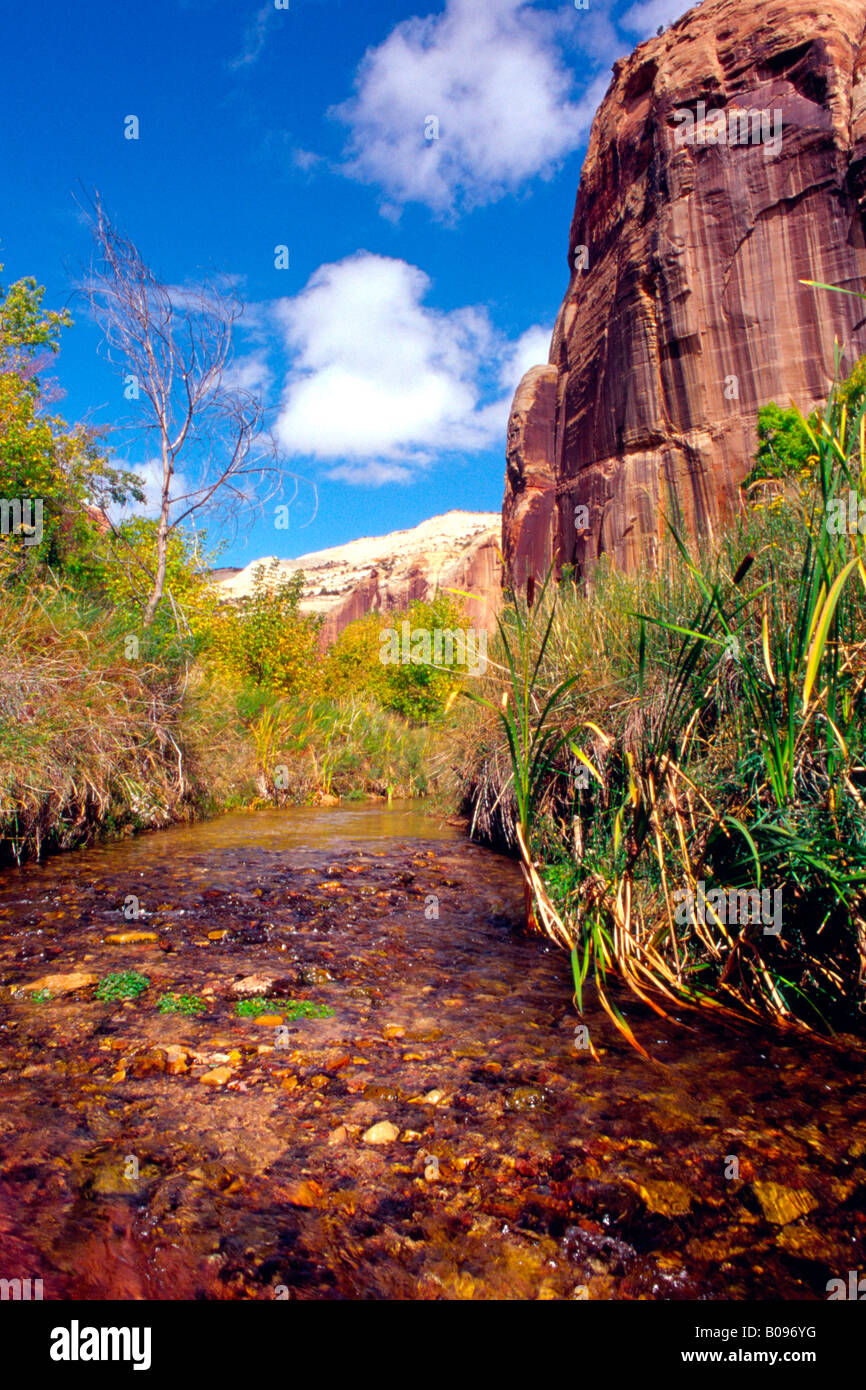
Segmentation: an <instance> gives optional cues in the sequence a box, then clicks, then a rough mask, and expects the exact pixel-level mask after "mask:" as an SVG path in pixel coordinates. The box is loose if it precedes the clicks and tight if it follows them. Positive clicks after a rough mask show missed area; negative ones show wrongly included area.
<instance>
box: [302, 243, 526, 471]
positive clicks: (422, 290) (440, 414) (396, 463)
mask: <svg viewBox="0 0 866 1390" xmlns="http://www.w3.org/2000/svg"><path fill="white" fill-rule="evenodd" d="M429 289H430V280H429V277H428V276H427V275H425V273H424V272H423V271H422V270H420V269H419V268H418V267H417V266H413V265H409V264H408V263H407V262H406V261H400V260H394V259H390V258H388V257H385V256H374V255H371V254H370V253H369V252H365V251H361V252H358V253H357V254H356V255H354V256H350V257H348V259H346V260H343V261H340V262H338V263H336V264H332V265H323V266H320V267H319V269H318V270H317V271H316V272H315V274H314V275H313V276H312V277H311V279H310V281H309V282H308V284H307V286H306V287H305V289H303V290H302V291H301V293H300V294H299V295H297V296H296V297H295V298H293V299H288V300H282V301H281V302H280V304H279V305H278V308H277V318H278V321H279V323H280V324H281V326H282V328H283V330H284V332H285V335H286V341H287V345H288V348H289V351H290V353H291V356H292V359H293V360H292V366H291V368H290V372H289V378H288V381H287V385H286V389H285V391H284V394H283V399H282V403H281V408H280V412H279V416H278V420H277V425H276V434H277V438H278V441H279V443H280V445H281V446H282V448H283V449H284V450H285V452H286V453H288V454H292V455H296V456H301V457H310V458H313V459H317V460H319V461H320V462H321V463H324V464H326V465H329V467H330V476H332V477H339V478H342V479H343V480H344V481H348V482H353V483H359V482H364V483H368V484H379V483H384V482H406V481H408V480H409V479H410V478H411V477H412V476H413V475H414V474H415V473H416V472H417V471H419V470H421V469H423V468H425V467H427V466H429V464H430V463H431V462H432V461H433V459H434V458H435V457H437V456H441V455H442V454H446V453H455V452H462V453H477V452H479V451H482V450H485V449H489V448H496V447H500V446H501V445H503V444H504V430H505V425H506V423H507V418H508V407H509V405H510V403H511V391H512V390H513V385H514V384H515V381H514V374H515V372H518V368H519V367H520V365H521V363H522V362H523V361H524V359H526V358H527V357H530V356H535V355H536V354H537V352H538V351H540V350H541V347H542V339H544V340H545V341H544V344H543V347H544V351H543V357H542V360H546V357H547V343H548V342H549V334H548V335H544V334H543V332H542V330H541V329H539V328H533V329H530V330H528V331H527V333H525V334H524V335H523V336H522V338H520V339H519V340H518V341H517V342H516V343H510V342H508V341H507V340H505V339H503V337H502V336H501V335H500V334H498V333H497V332H496V331H495V330H494V328H493V326H492V324H491V322H490V319H489V316H488V314H487V312H486V310H484V309H481V308H477V307H472V306H470V307H466V308H461V309H454V310H451V311H450V312H447V313H445V312H442V311H440V310H437V309H432V308H429V307H427V306H426V305H425V304H424V302H423V301H424V298H425V296H426V295H427V293H428V291H429ZM518 374H519V373H518ZM503 391H507V392H508V395H507V396H501V395H500V394H499V393H500V392H503ZM491 395H494V397H495V398H494V399H493V400H489V399H487V398H488V397H489V396H491Z"/></svg>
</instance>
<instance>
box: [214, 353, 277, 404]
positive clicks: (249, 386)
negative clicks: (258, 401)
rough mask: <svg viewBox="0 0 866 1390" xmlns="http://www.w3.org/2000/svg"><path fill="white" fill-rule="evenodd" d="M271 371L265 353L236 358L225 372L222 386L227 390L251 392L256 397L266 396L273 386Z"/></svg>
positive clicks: (248, 354)
mask: <svg viewBox="0 0 866 1390" xmlns="http://www.w3.org/2000/svg"><path fill="white" fill-rule="evenodd" d="M271 380H272V373H271V369H270V367H269V366H268V364H267V361H266V360H265V355H264V352H251V353H247V354H246V355H245V356H243V357H236V358H234V360H233V361H232V363H231V365H230V366H229V367H227V368H226V370H225V371H224V372H223V378H222V384H223V386H224V387H225V388H226V389H227V390H234V389H236V388H237V389H239V390H241V391H249V392H251V393H252V394H253V395H255V396H262V395H264V394H266V392H267V390H268V387H269V386H270V384H271Z"/></svg>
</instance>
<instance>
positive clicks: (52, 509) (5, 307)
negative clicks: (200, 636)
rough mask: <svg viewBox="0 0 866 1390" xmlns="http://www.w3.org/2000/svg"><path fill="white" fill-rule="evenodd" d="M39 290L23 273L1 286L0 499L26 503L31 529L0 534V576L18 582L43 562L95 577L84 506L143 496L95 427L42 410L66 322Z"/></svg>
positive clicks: (93, 525) (91, 528) (91, 516)
mask: <svg viewBox="0 0 866 1390" xmlns="http://www.w3.org/2000/svg"><path fill="white" fill-rule="evenodd" d="M0 270H2V266H0ZM43 296H44V289H43V287H42V286H40V285H37V283H36V281H35V280H34V279H33V278H32V277H29V276H28V277H26V278H25V279H23V280H19V281H17V283H16V284H14V285H12V286H11V287H10V288H9V290H8V291H4V290H3V287H2V286H0V498H2V499H5V500H6V501H7V502H10V503H11V502H12V501H13V500H14V501H17V502H18V503H21V504H24V503H25V502H28V503H29V504H30V505H29V506H28V507H27V508H26V509H25V508H22V510H23V511H24V519H25V520H26V519H27V517H28V516H29V520H30V528H29V532H28V530H27V527H26V526H25V527H22V528H21V529H20V530H19V534H18V535H7V536H4V537H2V538H0V540H2V544H3V547H4V553H5V556H6V560H7V563H6V565H4V575H5V577H6V578H7V580H8V579H10V578H13V579H17V580H21V579H22V578H23V577H24V576H26V575H27V574H30V573H32V571H33V570H34V569H35V568H37V567H38V566H40V565H45V564H48V565H51V566H52V567H54V568H56V569H58V570H60V571H62V572H64V573H66V574H67V575H68V576H70V577H72V578H73V579H77V580H79V581H81V582H89V581H93V580H94V579H96V578H97V577H98V575H99V565H98V563H97V562H96V560H95V546H96V541H97V539H98V534H99V526H98V525H97V522H96V517H97V516H98V515H99V512H98V510H94V511H92V512H89V511H88V505H91V506H93V507H94V509H99V508H101V507H103V506H107V505H108V504H110V503H112V502H118V503H124V502H126V501H128V500H130V499H132V498H135V499H137V500H143V493H142V492H141V488H140V482H139V480H138V479H137V478H135V477H134V476H133V475H132V474H129V473H126V472H123V471H121V470H118V469H115V468H113V467H111V466H110V465H109V463H108V461H107V459H106V457H105V454H104V452H103V450H102V448H101V447H100V441H99V436H98V434H97V433H96V432H95V431H93V430H91V429H87V428H86V427H84V426H81V425H78V426H74V427H70V426H69V425H68V424H67V423H66V422H65V421H64V420H63V419H62V418H61V417H60V416H58V415H51V414H49V413H48V411H47V409H46V407H47V406H48V404H49V401H50V391H48V390H47V389H46V387H45V384H44V382H43V378H42V376H41V372H42V369H43V367H44V366H45V365H47V363H48V362H49V361H50V360H51V356H52V355H53V354H55V353H56V352H57V350H58V348H59V345H60V334H61V331H62V329H64V328H67V327H69V325H70V323H71V320H70V318H69V315H68V314H67V313H66V312H65V311H63V312H61V313H58V312H55V311H54V310H49V311H43V309H42V299H43ZM10 516H11V513H10ZM37 516H39V525H38V526H36V525H35V524H34V523H35V520H36V517H37Z"/></svg>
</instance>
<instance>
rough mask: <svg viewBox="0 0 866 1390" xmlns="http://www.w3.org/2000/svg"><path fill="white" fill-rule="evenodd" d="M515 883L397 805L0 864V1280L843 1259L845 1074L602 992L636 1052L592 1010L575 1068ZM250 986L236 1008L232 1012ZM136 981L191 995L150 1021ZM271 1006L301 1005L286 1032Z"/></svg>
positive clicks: (119, 1285)
mask: <svg viewBox="0 0 866 1390" xmlns="http://www.w3.org/2000/svg"><path fill="white" fill-rule="evenodd" d="M521 901H522V895H521V891H520V884H519V879H518V875H517V872H516V869H515V867H514V865H513V864H511V863H509V862H508V861H506V860H503V859H501V858H499V857H497V856H495V855H493V854H490V853H489V852H486V851H484V850H482V849H480V848H478V847H477V846H474V845H470V844H467V843H466V842H465V841H463V840H461V839H459V838H458V837H457V835H456V832H455V831H454V830H453V829H452V828H450V827H449V826H448V825H447V824H445V823H443V822H440V821H438V820H436V819H435V818H430V817H428V816H426V815H425V814H423V813H421V812H419V810H418V809H417V808H416V807H415V806H413V805H411V804H409V805H404V806H394V807H390V808H389V807H385V806H382V805H376V806H374V807H370V806H360V807H348V808H343V807H340V808H334V809H327V810H325V809H302V810H291V811H273V812H262V813H257V814H255V815H248V814H247V815H235V816H226V817H223V818H221V819H219V820H215V821H212V822H210V823H207V824H202V825H195V826H192V827H178V828H175V829H172V830H169V831H165V832H162V833H160V834H155V835H149V836H144V837H141V838H139V839H136V840H129V841H125V842H123V843H120V844H117V845H112V846H106V847H101V848H98V849H94V850H90V851H87V852H84V853H78V854H74V855H68V856H65V857H58V858H56V859H53V860H50V861H49V862H48V863H47V864H45V865H43V866H40V867H38V868H32V867H31V868H29V869H27V870H10V871H9V872H7V873H5V874H4V875H2V877H0V979H2V982H3V984H4V986H5V988H4V990H3V999H2V1003H0V1277H6V1278H12V1277H21V1278H27V1277H31V1278H37V1277H41V1278H42V1279H43V1280H44V1286H45V1296H46V1298H50V1297H58V1298H63V1297H74V1296H79V1297H81V1296H83V1297H89V1298H111V1297H124V1298H148V1297H156V1298H176V1297H182V1298H192V1297H197V1296H198V1297H206V1298H236V1297H245V1298H248V1297H252V1298H271V1297H275V1296H276V1297H282V1296H289V1297H297V1298H341V1297H400V1298H489V1297H509V1296H510V1297H517V1298H574V1297H578V1298H583V1297H589V1298H611V1297H612V1298H682V1297H687V1298H694V1297H706V1298H720V1297H733V1298H754V1299H763V1298H803V1299H809V1298H824V1297H826V1284H827V1281H828V1279H830V1278H835V1277H840V1276H841V1277H843V1278H845V1277H847V1272H848V1270H850V1269H858V1268H859V1269H861V1270H863V1269H866V1260H864V1250H863V1245H864V1227H866V1215H864V1200H863V1199H864V1195H866V1160H864V1155H866V1101H864V1098H863V1093H862V1087H861V1084H860V1067H861V1062H860V1059H859V1058H858V1057H856V1056H854V1055H853V1054H850V1055H849V1054H845V1053H844V1052H840V1053H838V1054H831V1053H828V1052H826V1051H825V1050H822V1049H820V1048H817V1047H813V1046H811V1045H808V1044H804V1043H796V1044H794V1043H783V1042H781V1041H779V1040H776V1039H768V1038H766V1037H762V1036H761V1035H759V1034H757V1033H754V1034H753V1033H744V1034H733V1033H731V1032H729V1031H726V1030H724V1029H721V1028H719V1027H718V1026H713V1027H711V1026H709V1025H708V1024H705V1023H695V1021H694V1020H693V1019H689V1020H688V1022H689V1025H690V1026H689V1027H688V1028H686V1027H685V1026H681V1025H677V1024H675V1023H672V1024H668V1025H662V1024H660V1023H659V1021H658V1020H656V1019H655V1018H654V1017H653V1016H651V1015H649V1014H643V1013H641V1012H640V1011H639V1010H637V1009H636V1008H634V1007H633V1006H631V1005H629V1006H628V1007H629V1018H630V1020H631V1021H632V1022H633V1024H635V1026H636V1027H637V1028H638V1031H639V1032H640V1035H641V1037H642V1039H643V1040H644V1042H645V1043H647V1044H648V1045H649V1046H650V1047H651V1050H652V1051H653V1052H654V1055H655V1057H656V1059H657V1060H656V1061H655V1062H653V1063H652V1064H647V1063H646V1062H645V1061H643V1060H642V1059H641V1058H640V1057H638V1056H637V1055H636V1054H635V1053H634V1052H633V1051H632V1050H630V1049H629V1048H628V1047H627V1046H626V1045H625V1044H624V1043H623V1042H622V1041H621V1039H620V1038H619V1037H618V1036H617V1035H616V1034H615V1033H614V1032H613V1030H612V1028H611V1027H610V1025H609V1024H608V1023H607V1021H606V1020H605V1018H604V1016H603V1015H602V1014H601V1013H600V1012H599V1011H597V1010H595V1009H593V1008H590V1010H589V1013H588V1015H587V1020H586V1021H587V1022H588V1024H589V1027H590V1030H591V1033H592V1037H593V1040H594V1042H595V1044H596V1046H597V1048H598V1049H599V1051H600V1053H601V1065H599V1066H596V1065H595V1064H593V1063H592V1061H591V1060H590V1059H589V1058H588V1056H587V1054H586V1052H585V1051H581V1050H578V1049H576V1047H575V1025H576V1022H577V1020H576V1017H575V1015H574V1012H573V1010H572V1007H571V1002H570V983H569V965H568V961H567V959H566V958H565V957H564V956H563V955H562V954H561V953H559V952H557V951H555V950H553V949H552V948H550V947H549V946H547V945H546V944H545V943H544V942H542V941H540V940H538V939H532V940H529V939H526V938H525V937H523V936H522V935H521V934H520V931H519V923H520V911H521ZM130 902H133V903H135V902H137V903H138V905H139V907H140V914H139V916H138V917H137V918H135V919H129V911H130ZM124 904H126V906H127V917H125V916H124V911H123V909H124ZM130 933H138V934H139V938H140V939H138V940H130V939H129V934H130ZM118 937H120V938H126V939H121V940H114V941H112V940H111V938H118ZM125 970H135V971H138V972H139V973H143V974H144V975H146V976H147V977H148V979H149V981H150V985H149V988H148V989H147V990H146V991H145V993H143V994H142V995H141V996H140V997H139V998H138V999H137V1000H136V1001H134V1002H133V1001H128V1002H125V1003H124V1002H119V1001H115V1002H113V1003H112V1002H100V1001H99V1000H97V999H96V998H95V997H94V989H93V985H92V983H88V980H92V979H93V977H96V978H102V977H104V976H105V975H106V974H108V973H109V972H118V971H125ZM43 977H53V978H52V980H51V981H50V988H49V989H48V993H49V994H50V995H51V997H50V998H44V997H42V996H37V1000H33V999H30V998H28V997H27V996H26V995H25V993H24V992H23V987H24V986H25V985H27V984H33V983H38V982H39V981H41V980H42V979H43ZM57 977H62V978H60V979H58V978H57ZM250 977H256V978H255V979H254V980H251V979H250ZM76 985H77V986H78V988H72V987H73V986H76ZM67 988H69V992H68V993H60V991H62V990H65V989H67ZM260 990H266V991H267V993H268V995H269V996H270V997H271V998H272V999H273V1000H274V1001H275V1002H274V1003H273V1005H268V1012H267V1013H266V1014H265V1016H264V1017H263V1018H261V1019H258V1020H257V1019H256V1018H255V1017H243V1018H238V1017H237V1016H236V1014H235V1006H236V1004H237V1001H238V999H240V998H242V997H244V996H245V995H249V994H251V993H253V992H255V991H260ZM165 993H172V994H182V995H189V996H196V997H198V998H200V999H201V1000H203V1001H204V1004H205V1006H206V1009H207V1012H206V1013H204V1014H203V1015H200V1016H184V1015H173V1014H165V1013H161V1012H160V1011H159V1010H158V1008H157V1000H158V999H159V998H160V997H161V996H162V995H164V994H165ZM288 998H291V999H301V1000H310V1001H313V1002H316V1003H319V1004H327V1005H328V1006H329V1007H330V1008H331V1009H332V1010H333V1014H332V1016H330V1017H327V1018H321V1019H298V1020H296V1021H292V1018H291V1015H290V1014H287V1013H286V1012H285V1007H284V1011H283V1013H282V1014H281V1013H280V1011H279V1001H285V1000H287V999H288ZM40 999H41V1002H39V1000H40Z"/></svg>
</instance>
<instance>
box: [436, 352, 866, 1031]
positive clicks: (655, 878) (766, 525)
mask: <svg viewBox="0 0 866 1390" xmlns="http://www.w3.org/2000/svg"><path fill="white" fill-rule="evenodd" d="M863 377H864V372H863V367H862V365H861V366H860V367H858V368H857V370H856V371H855V373H854V374H853V376H852V377H851V378H849V379H848V380H847V381H846V382H845V383H844V384H843V385H842V387H841V388H840V389H839V391H837V392H836V394H835V396H834V398H833V399H832V400H831V402H830V404H829V406H828V408H827V410H826V411H825V412H819V413H816V414H815V415H814V416H812V417H811V418H810V419H809V420H808V421H807V420H804V419H803V418H802V417H801V416H799V415H798V414H797V412H796V411H781V410H779V409H778V408H777V407H775V406H774V407H772V408H768V409H767V410H766V411H765V412H762V419H761V431H760V438H761V451H760V452H759V455H758V459H757V462H756V467H755V471H754V474H753V475H752V476H751V477H750V478H749V479H747V480H746V483H745V485H744V505H743V510H742V513H741V514H740V515H739V516H738V517H737V518H736V519H735V520H734V521H733V522H732V523H731V525H730V526H729V527H728V529H727V531H726V532H725V534H724V535H723V536H722V537H720V538H719V540H718V541H717V542H716V543H715V544H713V545H708V543H707V539H706V538H703V539H702V540H701V541H700V542H696V543H688V542H687V541H686V540H685V539H684V538H683V536H682V535H681V534H680V532H679V530H678V528H677V526H676V518H675V515H674V518H673V521H672V526H671V539H670V544H669V546H668V549H667V551H666V553H665V555H664V556H663V557H662V559H661V561H660V563H659V564H658V566H657V567H656V568H655V569H654V570H653V571H652V572H649V571H644V572H641V573H638V574H636V575H633V576H626V575H622V574H619V573H617V572H616V571H615V570H613V569H612V568H611V567H610V566H609V565H608V564H606V563H604V562H602V563H601V564H600V565H599V566H598V568H597V569H596V570H595V571H594V573H593V576H592V580H591V583H590V585H589V586H588V587H585V586H581V585H576V584H574V583H573V582H571V581H570V579H569V577H568V576H566V577H565V580H564V582H563V583H561V584H560V585H559V587H558V591H557V590H554V588H553V586H552V585H547V586H545V589H544V590H543V591H542V593H541V595H540V597H538V598H537V599H536V601H535V604H534V605H533V606H530V605H528V604H527V602H526V599H525V598H519V599H517V600H516V602H515V604H514V606H513V608H512V609H510V610H506V612H505V613H504V615H503V618H502V622H501V629H502V631H501V646H500V651H499V660H498V666H492V667H491V675H490V677H489V681H488V685H489V689H488V691H487V692H486V693H487V696H488V699H489V707H488V710H487V712H486V721H485V724H484V739H483V746H484V752H483V756H482V757H481V758H480V759H478V760H476V761H475V763H474V765H473V766H472V768H471V770H470V771H469V773H468V775H467V777H466V779H465V783H464V799H465V802H466V804H467V806H468V807H469V808H470V809H471V810H472V813H473V816H474V821H475V825H476V827H477V829H478V830H479V832H480V833H482V834H486V835H487V836H489V837H490V838H491V839H492V840H494V841H495V840H497V839H501V838H506V839H507V838H509V837H510V838H511V839H512V841H514V840H515V839H516V840H517V848H518V850H519V852H520V857H521V861H522V864H523V870H524V875H525V878H526V883H527V891H528V893H530V894H531V896H532V899H533V904H534V907H533V915H534V917H535V919H536V920H537V922H538V925H539V926H540V927H541V929H542V930H545V931H546V932H547V933H548V935H550V936H551V937H553V938H554V939H555V940H557V941H559V942H560V943H562V944H565V945H567V946H568V948H569V949H570V950H571V954H572V964H573V970H574V979H575V990H576V997H577V1001H578V1004H580V1003H581V1000H582V996H583V990H584V986H585V984H586V981H587V979H588V978H590V977H591V978H592V979H594V981H595V983H596V984H597V986H598V989H599V994H600V997H601V999H602V1001H603V1003H604V1004H605V1006H606V1007H607V1008H608V1010H609V1012H610V1013H611V1016H612V1017H613V1018H614V1019H615V1021H616V1022H617V1024H618V1026H619V1027H621V1028H622V1030H623V1031H624V1032H625V1033H626V1034H627V1035H629V1036H632V1035H631V1032H630V1029H629V1025H628V1023H627V1021H626V1019H625V1018H624V1016H623V1013H622V1011H621V1009H620V1008H618V1007H617V1005H616V1004H615V1002H614V997H613V995H612V994H611V991H610V985H611V982H612V980H613V979H618V980H619V981H620V982H622V983H625V984H626V985H627V986H628V987H629V988H630V989H631V991H632V992H633V993H634V994H635V995H636V996H638V997H640V998H641V999H642V1000H644V1001H645V1002H647V1003H649V1004H651V1006H652V1007H654V1008H657V1009H659V1008H661V1009H667V1008H670V1007H672V1006H674V1005H682V1004H683V1003H685V1004H693V1005H699V1006H702V1007H705V1008H711V1009H713V1010H716V1011H728V1012H732V1013H735V1014H737V1015H738V1016H740V1017H746V1018H751V1019H758V1018H763V1019H768V1018H769V1019H772V1020H773V1021H775V1022H777V1023H782V1024H785V1025H789V1026H794V1027H809V1028H814V1029H816V1030H818V1031H821V1032H829V1031H831V1030H833V1029H840V1028H841V1029H856V1028H857V1027H858V1026H860V1025H862V1017H863V1008H864V1001H866V992H864V976H866V896H864V885H866V803H864V797H866V762H864V758H866V730H864V698H866V692H864V687H866V656H864V653H866V639H864V617H866V600H864V591H866V563H864V562H866V553H864V547H866V540H864V535H863V532H864V531H866V519H864V520H863V523H862V526H861V524H860V522H859V518H860V517H862V516H863V510H866V509H863V510H861V509H859V499H860V498H863V497H866V415H864V400H863ZM768 479H769V480H771V481H770V483H769V484H768V482H767V480H768ZM745 499H748V500H745ZM852 499H853V501H852ZM515 652H517V653H519V654H520V660H519V662H518V663H517V665H516V666H515V663H514V660H513V656H514V653H515ZM495 655H496V653H495V652H494V656H495ZM566 682H567V683H568V684H567V685H566V684H564V683H566ZM533 765H535V766H536V772H535V775H534V777H530V778H529V780H528V781H527V768H532V766H533ZM527 788H528V790H529V792H530V796H529V800H530V802H531V811H532V815H531V820H530V824H529V825H528V826H527V824H526V815H525V802H526V800H527ZM513 827H520V831H521V834H520V836H518V835H517V834H516V831H515V830H514V829H513ZM527 832H528V833H527ZM524 846H525V848H524ZM762 895H763V896H762ZM633 1040H634V1041H636V1040H635V1039H633Z"/></svg>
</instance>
